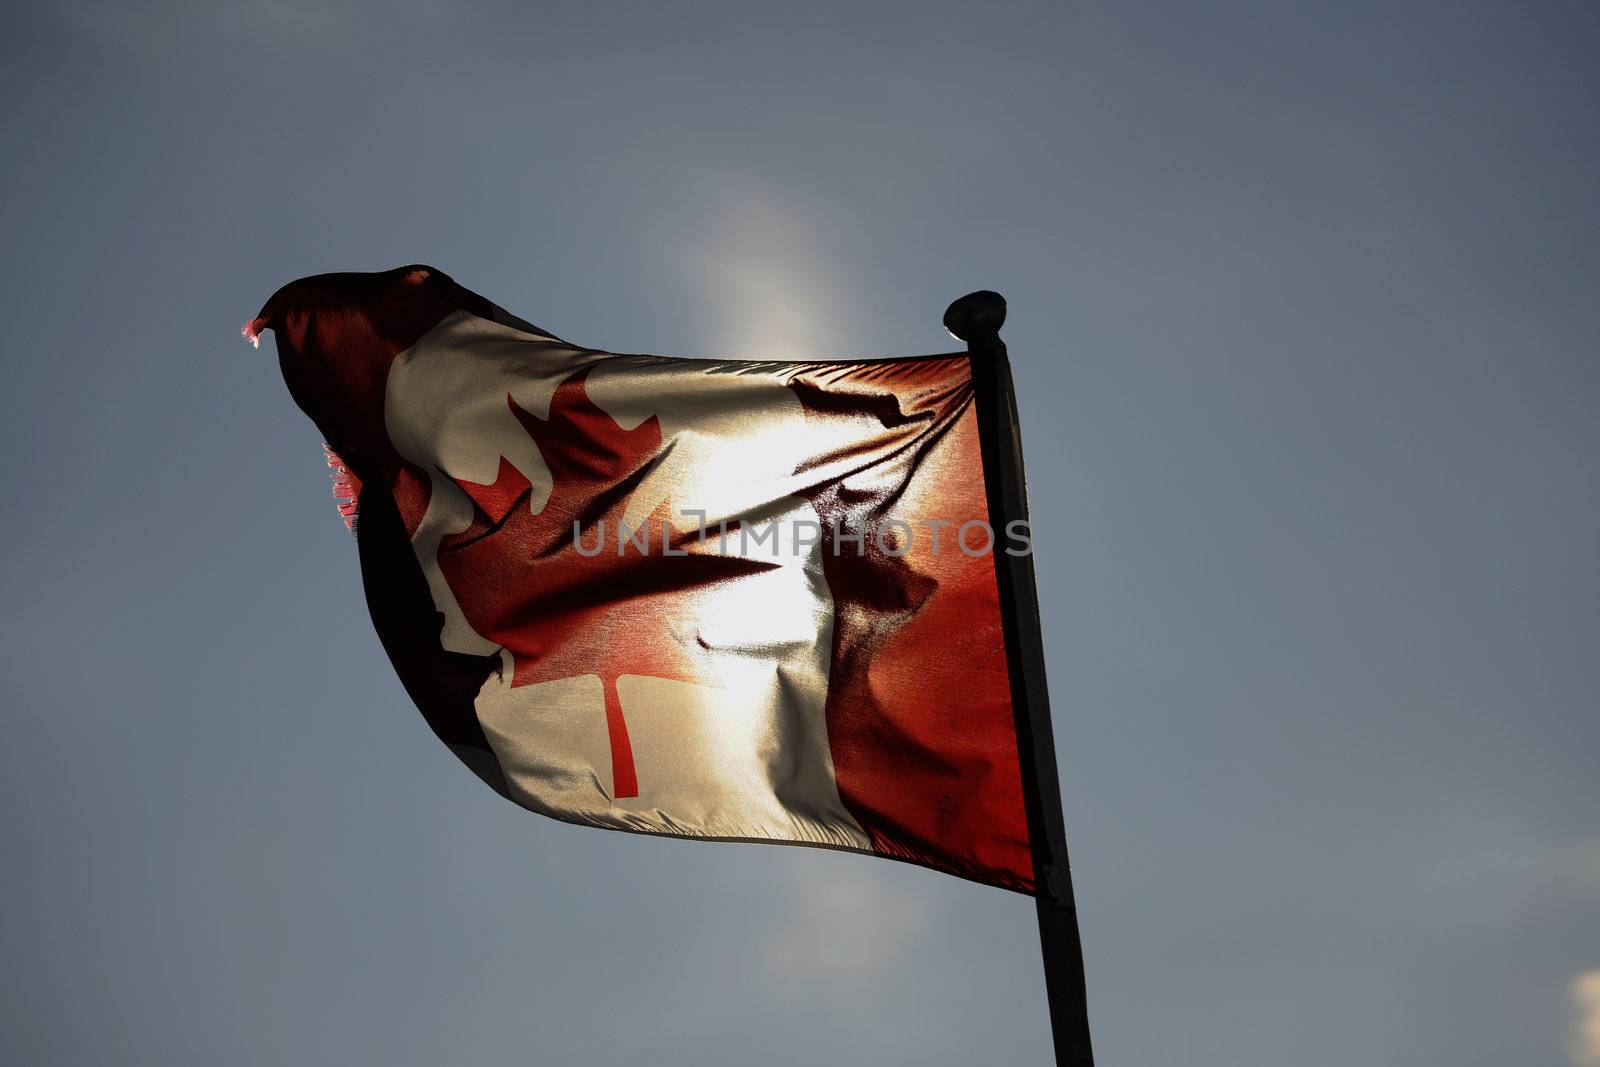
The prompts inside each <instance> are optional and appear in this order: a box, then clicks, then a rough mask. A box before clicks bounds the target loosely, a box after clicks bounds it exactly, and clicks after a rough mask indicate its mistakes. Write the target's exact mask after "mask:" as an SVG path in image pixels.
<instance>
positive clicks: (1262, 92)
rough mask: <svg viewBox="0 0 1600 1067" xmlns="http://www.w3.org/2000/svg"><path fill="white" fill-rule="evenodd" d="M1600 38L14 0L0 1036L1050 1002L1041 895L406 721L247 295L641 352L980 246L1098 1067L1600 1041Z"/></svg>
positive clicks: (1015, 8)
mask: <svg viewBox="0 0 1600 1067" xmlns="http://www.w3.org/2000/svg"><path fill="white" fill-rule="evenodd" d="M1597 45H1600V15H1597V12H1596V9H1595V8H1594V7H1593V5H1589V4H1583V3H1570V4H1560V3H1540V4H1518V5H1513V4H1498V5H1496V4H1427V3H1420V4H1412V5H1396V4H1391V3H1383V4H1379V3H1353V4H1344V5H1338V6H1337V7H1331V6H1327V5H1301V4H1265V3H1261V4H1250V3H1216V4H1203V5H1197V4H1156V5H1125V4H1095V5H1084V4H1034V5H1027V4H1005V3H991V4H985V5H982V6H979V5H964V6H958V5H948V4H918V5H855V4H851V5H830V4H815V5H762V4H726V5H717V4H690V5H646V4H626V5H607V4H595V5H562V6H560V7H549V8H546V7H544V6H541V5H530V4H510V3H506V4H494V3H451V2H448V0H439V2H435V3H410V2H398V3H388V4H382V5H379V4H366V3H353V2H352V3H344V2H338V0H334V2H316V3H311V2H305V3H300V2H293V3H277V2H270V0H258V2H252V3H244V4H235V5H215V4H200V3H194V4H183V3H164V2H162V3H138V2H121V3H92V2H79V3H74V2H58V3H50V4H28V3H24V4H22V5H20V6H19V7H17V8H15V9H14V10H13V13H12V14H11V15H9V16H8V32H7V34H6V35H5V38H4V40H3V41H0V52H3V55H4V63H3V64H0V81H3V83H4V88H5V95H6V99H7V101H8V120H9V121H8V123H7V137H6V150H5V175H6V187H7V193H6V196H5V197H4V200H3V203H0V217H3V223H4V227H3V232H4V233H5V234H6V245H7V252H8V254H7V256H6V258H5V260H4V261H3V262H0V274H3V277H0V281H3V284H0V292H4V293H5V298H4V299H5V321H6V326H7V330H6V340H5V344H4V349H3V352H4V369H5V374H6V381H7V387H6V388H5V389H4V390H0V416H3V417H0V441H3V442H4V445H5V447H6V452H7V455H8V456H9V457H10V460H9V462H8V463H7V464H6V465H5V467H4V470H3V473H0V478H3V482H0V489H3V491H4V493H5V499H6V500H8V501H9V502H10V510H9V513H8V514H9V518H10V521H9V522H7V523H6V524H5V530H6V532H5V535H4V536H5V538H6V545H5V551H4V552H3V553H0V591H3V593H4V596H5V600H6V603H7V607H8V610H7V611H6V612H5V613H4V614H3V617H0V687H3V688H0V693H3V695H4V697H5V707H6V720H7V725H8V728H9V729H8V736H9V738H10V743H9V744H8V745H7V746H5V748H4V749H3V750H0V797H3V800H4V803H5V808H6V812H7V817H6V818H5V819H4V820H3V824H0V834H3V835H4V836H3V846H4V855H5V856H6V858H7V863H6V869H7V873H6V877H5V878H4V880H3V881H0V894H3V897H4V902H5V905H6V914H7V917H8V920H9V921H8V922H7V923H5V924H4V926H3V927H0V930H3V933H0V938H3V941H0V949H3V951H0V959H3V960H4V961H5V962H4V965H3V967H0V1020H3V1021H0V1052H3V1053H4V1058H5V1059H6V1060H7V1061H8V1062H16V1063H29V1064H58V1063H59V1064H78V1063H94V1062H101V1063H119V1064H130V1065H132V1064H146V1063H148V1064H162V1065H170V1064H212V1063H218V1062H228V1063H236V1064H241V1065H245V1064H282V1063H307V1064H320V1063H330V1064H331V1063H341V1064H342V1063H352V1062H354V1063H369V1062H370V1063H378V1062H381V1063H385V1064H390V1065H409V1064H418V1065H422V1064H438V1063H442V1062H464V1061H469V1060H476V1061H484V1062H488V1061H500V1062H504V1061H512V1060H515V1061H518V1062H538V1063H557V1064H560V1063H576V1062H587V1063H598V1064H609V1063H623V1062H632V1061H640V1062H643V1061H648V1062H651V1063H653V1064H658V1065H674V1064H685V1065H688V1064H694V1065H697V1067H699V1065H721V1064H728V1065H743V1064H749V1063H763V1064H771V1065H787V1064H795V1065H799V1064H807V1065H810V1064H815V1063H817V1062H836V1063H847V1064H848V1063H876V1064H917V1065H919V1067H920V1065H935V1064H951V1065H955V1064H971V1063H974V1062H1019V1063H1020V1062H1042V1061H1043V1060H1044V1057H1045V1056H1046V1049H1047V1046H1048V1034H1047V1030H1046V1019H1045V1012H1044V1003H1043V993H1042V989H1041V984H1040V971H1039V964H1038V958H1037V947H1036V943H1035V939H1034V930H1033V926H1032V922H1033V919H1032V914H1031V909H1030V908H1029V907H1028V905H1027V903H1026V902H1025V901H1023V900H1022V899H1020V898H1018V897H1015V896H1013V895H1010V894H1007V893H1003V892H1000V891H997V890H991V889H985V888H982V887H979V886H974V885H968V884H965V883H962V882H959V881H957V880H955V879H950V878H945V877H941V876H937V875H934V874H931V873H929V872H926V871H922V870H917V869H914V868H910V867H906V866H902V865H898V864H892V863H883V862H876V861H873V860H870V859H863V858H860V857H853V856H843V855H830V854H820V853H817V852H815V851H812V850H794V849H780V848H762V847H754V846H746V847H741V846H701V845H695V844H688V843H681V842H673V841H651V840H641V839H639V838H635V837H630V836H625V835H617V834H606V833H601V832H598V831H592V830H579V829H576V828H573V827H568V826H563V825H558V824H556V823H553V822H549V821H546V820H541V819H539V818H537V817H535V816H533V815H531V814H528V813H526V812H523V811H520V810H519V809H517V808H515V807H513V806H511V805H509V804H507V803H505V802H504V801H502V800H500V799H499V798H498V797H496V796H494V795H493V794H491V793H490V792H489V791H487V790H486V789H484V788H483V787H482V786H481V785H480V784H479V783H478V782H477V781H476V780H475V779H474V778H473V777H472V776H471V775H470V774H469V773H468V772H466V771H465V770H464V769H463V768H462V767H461V766H460V765H459V764H458V763H457V762H456V761H455V759H454V758H453V757H451V756H450V754H449V753H448V752H447V751H446V750H445V749H444V748H442V747H441V746H439V745H438V744H437V742H436V741H434V739H433V738H432V736H431V735H430V734H429V732H428V730H427V728H426V726H425V725H424V723H423V722H422V720H421V717H420V716H419V715H417V714H416V712H415V711H414V710H413V709H412V708H411V707H410V706H409V704H408V702H407V700H406V698H405V695H404V693H403V692H402V691H401V689H400V686H399V684H398V682H397V681H396V680H395V678H394V676H393V673H392V671H391V670H390V668H389V666H388V664H387V662H386V661H385V659H384V657H383V655H382V652H381V650H380V649H379V647H378V643H377V641H376V639H375V637H374V636H373V634H372V631H371V626H370V624H369V622H368V621H367V619H366V614H365V609H364V606H363V603H362V600H361V595H360V589H359V582H358V575H357V572H356V567H355V559H354V545H353V543H352V541H351V540H350V538H349V537H348V535H347V534H346V533H345V531H344V529H343V527H342V525H341V524H340V522H339V520H338V517H337V515H336V514H335V513H334V510H333V508H332V505H331V503H330V502H329V496H328V491H327V478H326V473H325V470H324V469H323V467H322V465H321V456H320V452H319V449H318V439H317V436H316V432H315V430H314V429H313V428H312V427H311V425H310V424H309V423H308V422H307V421H306V420H305V419H304V418H303V416H301V415H300V413H299V412H298V411H297V410H295V408H294V406H293V404H292V403H291V402H290V401H289V398H288V396H287V395H286V393H285V391H284V389H283V386H282V383H281V381H280V379H279V378H278V374H277V369H276V367H275V365H274V361H273V360H272V359H271V358H270V357H269V355H268V354H267V353H266V352H265V351H263V352H261V353H256V352H253V351H252V350H251V349H249V348H248V347H247V346H244V345H243V344H242V343H241V342H240V341H239V340H238V334H237V329H238V324H239V323H240V322H242V321H244V320H245V319H246V318H248V317H250V316H251V315H252V314H254V312H255V310H256V309H257V307H258V306H259V305H260V303H261V301H262V300H263V299H264V298H265V297H266V296H267V295H268V294H270V293H271V292H272V290H273V289H275V288H276V287H277V286H278V285H279V284H281V283H282V282H284V281H286V280H288V279H290V278H293V277H296V276H299V275H302V274H307V273H315V272H320V271H326V270H343V269H380V268H387V267H391V266H395V265H398V264H402V263H408V262H413V261H425V262H431V263H434V264H436V265H438V266H440V267H441V268H443V269H444V270H446V271H448V272H450V273H451V274H453V275H454V276H455V277H456V278H457V279H458V280H460V281H461V282H462V283H464V284H466V285H468V286H469V287H471V288H474V289H477V290H478V291H480V292H482V293H484V294H485V295H487V296H488V297H490V298H491V299H493V300H495V301H497V302H499V303H501V304H503V305H504V306H506V307H508V308H510V309H511V310H513V311H514V312H516V313H518V314H521V315H523V316H525V317H527V318H529V319H531V320H532V321H534V322H537V323H540V324H541V325H544V326H546V327H548V328H549V329H552V330H554V331H556V332H557V333H559V334H561V335H562V336H564V337H568V338H571V339H574V340H577V341H580V342H582V343H585V344H588V345H592V346H595V347H602V348H609V349H613V350H623V351H637V350H643V351H658V352H666V353H675V354H714V355H730V356H744V355H799V354H813V355H821V354H840V355H843V354H858V353H868V354H879V353H907V352H922V351H932V350H946V349H949V348H951V347H953V344H952V342H951V341H950V340H949V338H948V337H947V336H946V335H945V334H944V333H943V331H942V330H941V329H940V326H939V318H940V315H941V313H942V312H943V310H944V307H945V305H946V303H947V302H948V301H949V300H950V299H952V298H954V297H956V296H958V295H960V294H962V293H965V292H967V291H969V290H972V289H975V288H980V287H987V288H994V289H998V290H1000V291H1001V292H1003V293H1005V294H1006V296H1007V297H1008V299H1009V300H1010V304H1011V319H1010V322H1009V324H1008V326H1007V329H1006V337H1007V339H1008V341H1009V343H1010V347H1011V352H1012V357H1013V360H1014V362H1015V364H1016V370H1017V376H1018V379H1019V382H1020V383H1021V387H1022V398H1021V403H1022V414H1023V420H1024V431H1025V439H1026V444H1027V448H1028V452H1029V457H1030V468H1029V470H1030V476H1031V479H1032V484H1031V495H1032V499H1033V505H1034V511H1035V529H1036V536H1037V544H1038V549H1039V554H1038V558H1037V565H1038V568H1039V572H1040V580H1041V589H1042V595H1043V606H1044V616H1045V618H1044V623H1045V632H1046V641H1047V644H1048V645H1049V649H1050V659H1049V665H1050V671H1051V686H1052V694H1053V698H1054V705H1055V709H1056V722H1057V725H1056V732H1057V738H1058V744H1059V757H1060V762H1061V768H1062V777H1063V787H1064V794H1065V801H1066V810H1067V820H1068V829H1069V840H1070V842H1071V849H1072V854H1073V859H1074V868H1075V874H1076V880H1077V884H1078V891H1079V897H1080V903H1081V909H1082V912H1081V917H1082V924H1083V933H1084V942H1085V952H1086V956H1087V964H1088V976H1089V989H1090V1001H1091V1003H1090V1009H1091V1017H1092V1022H1093V1026H1094V1031H1095V1040H1096V1045H1097V1049H1098V1052H1099V1056H1100V1060H1101V1062H1102V1063H1103V1064H1108V1065H1115V1064H1155V1063H1170V1064H1176V1063H1182V1064H1193V1065H1197V1067H1237V1065H1239V1064H1294V1065H1296V1067H1345V1065H1348V1064H1351V1063H1360V1062H1365V1063H1395V1064H1400V1063H1405V1064H1419V1065H1429V1067H1432V1065H1438V1067H1504V1065H1506V1064H1519V1065H1522V1064H1526V1065H1529V1067H1540V1065H1550V1067H1556V1065H1569V1064H1584V1063H1600V1037H1596V1038H1595V1039H1594V1047H1589V1048H1588V1051H1587V1052H1586V1046H1585V1045H1584V1039H1583V1037H1582V1030H1583V1027H1584V1025H1585V1022H1584V1019H1585V1016H1584V1011H1583V1009H1582V1007H1581V1005H1580V1003H1579V1000H1580V999H1581V998H1580V997H1579V993H1580V992H1581V991H1582V989H1584V988H1589V986H1586V985H1585V984H1584V983H1585V981H1588V982H1589V983H1590V985H1592V984H1593V983H1595V982H1600V979H1588V980H1585V979H1583V977H1582V976H1584V975H1587V974H1591V973H1592V972H1596V971H1600V829H1597V819H1596V816H1597V814H1600V774H1597V773H1596V772H1595V764H1596V752H1597V751H1600V719H1597V716H1596V703H1597V702H1596V693H1597V691H1600V655H1597V650H1600V566H1597V564H1600V558H1597V556H1600V552H1597V547H1600V419H1597V418H1596V410H1597V405H1600V372H1597V370H1596V364H1595V354H1596V347H1597V346H1596V336H1597V329H1596V327H1597V325H1600V323H1597V319H1600V302H1597V301H1596V300H1595V299H1594V292H1595V290H1596V280H1597V274H1600V269H1597V268H1600V251H1597V249H1600V241H1597V238H1600V210H1597V203H1596V195H1595V189H1597V188H1600V150H1597V148H1596V144H1595V139H1594V136H1593V125H1594V119H1595V114H1596V110H1597V107H1596V105H1597V103H1600V80H1597V76H1596V74H1595V66H1594V63H1593V57H1594V55H1595V53H1596V48H1597ZM1594 1011H1595V1013H1597V1014H1600V1008H1595V1009H1594ZM1591 1021H1592V1020H1591ZM1593 1025H1594V1026H1596V1027H1600V1022H1594V1023H1593ZM1591 1054H1592V1056H1591ZM1586 1057H1587V1058H1586Z"/></svg>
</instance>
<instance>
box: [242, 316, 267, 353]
mask: <svg viewBox="0 0 1600 1067" xmlns="http://www.w3.org/2000/svg"><path fill="white" fill-rule="evenodd" d="M266 327H267V320H266V319H265V318H257V319H251V320H250V321H249V322H247V323H245V324H244V325H243V326H241V327H239V336H241V337H243V338H244V339H245V340H246V341H249V342H250V347H251V348H260V347H261V331H262V330H264V329H266Z"/></svg>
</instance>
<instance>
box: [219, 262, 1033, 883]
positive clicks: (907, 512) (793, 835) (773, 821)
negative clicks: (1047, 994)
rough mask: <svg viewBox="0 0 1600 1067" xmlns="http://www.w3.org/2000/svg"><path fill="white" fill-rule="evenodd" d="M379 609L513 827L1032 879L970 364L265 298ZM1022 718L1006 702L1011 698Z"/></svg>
mask: <svg viewBox="0 0 1600 1067" xmlns="http://www.w3.org/2000/svg"><path fill="white" fill-rule="evenodd" d="M266 329H271V330H272V331H273V332H274V334H275V336H276V339H277V345H278V353H279V359H280V363H281V365H282V369H283V375H284V379H285V381H286V382H287V383H288V386H289V390H290V392H291V393H292V394H293V396H294V398H295V401H296V402H297V403H298V404H299V405H300V407H301V408H302V409H303V410H304V411H305V412H306V414H307V415H309V416H310V417H311V418H312V420H313V421H314V422H315V423H316V424H317V426H318V428H319V429H320V430H321V431H322V434H323V435H324V438H325V440H326V442H327V444H328V447H329V449H330V460H329V461H330V463H331V464H332V465H333V466H334V469H335V473H336V475H337V478H336V481H337V491H338V492H339V493H340V494H342V495H343V497H344V501H345V502H344V504H343V506H342V508H341V510H342V511H344V512H345V514H346V515H347V517H348V518H349V519H350V520H351V522H352V525H353V526H354V528H355V530H356V536H357V542H358V545H359V550H360V558H361V568H362V576H363V580H364V584H365V588H366V595H367V600H368V605H369V607H370V609H371V614H372V618H373V622H374V624H375V625H376V628H377V631H378V634H379V637H380V638H381V639H382V641H383V644H384V647H385V649H386V650H387V651H388V653H389V656H390V658H391V659H392V661H393V663H394V665H395V669H396V670H397V671H398V673H399V675H400V678H401V679H402V681H403V682H404V683H405V686H406V688H407V690H408V691H409V693H410V694H411V696H412V698H413V699H414V700H415V702H416V704H417V706H418V707H419V708H420V710H421V711H422V713H423V715H424V716H425V717H426V719H427V721H428V723H429V725H430V726H431V727H432V728H433V730H434V731H435V733H436V734H437V735H438V736H439V738H440V739H441V740H442V741H444V742H445V743H446V744H447V745H448V746H449V747H450V748H451V749H452V751H454V752H455V753H456V755H457V756H458V757H460V759H461V760H462V761H463V762H464V763H466V764H467V766H469V767H470V768H471V769H472V770H473V771H474V772H476V773H477V774H478V775H479V776H480V777H481V778H483V780H484V781H485V782H487V783H488V784H489V785H490V786H492V787H493V788H494V789H496V790H497V791H499V792H500V793H501V794H503V795H504V796H506V797H508V798H510V799H511V800H513V801H515V802H516V803H518V804H520V805H522V806H524V807H526V808H529V809H531V810H533V811H537V812H541V813H543V814H545V815H549V816H553V817H555V818H558V819H563V820H566V821H569V822H574V823H581V824H584V825H589V826H599V827H606V828H610V829H618V830H631V831H636V832H643V833H653V834H664V835H670V836H678V837H692V838H703V839H714V840H737V841H765V842H779V843H790V844H807V845H818V846H824V847H830V848H838V849H848V850H854V851H859V852H867V853H874V854H878V855H883V856H890V857H893V858H897V859H901V860H909V861H912V862H915V863H919V864H923V865H925V866H928V867H932V868H935V869H938V870H942V871H946V872H949V873H953V874H957V875H960V876H962V877H966V878H970V879H974V880H977V881H981V882H985V883H988V884H992V885H999V886H1004V887H1006V888H1010V889H1015V890H1019V891H1023V892H1032V891H1033V890H1034V881H1035V877H1034V866H1033V861H1032V858H1031V854H1030V846H1029V831H1028V820H1027V817H1026V816H1025V812H1024V803H1023V789H1022V777H1021V771H1020V769H1019V766H1020V765H1019V759H1018V741H1017V730H1016V726H1015V723H1014V709H1013V689H1012V683H1011V680H1010V675H1009V674H1008V661H1007V648H1006V638H1005V635H1004V633H1003V618H1002V603H1001V599H1002V598H1001V596H1000V594H999V587H998V586H997V570H996V568H997V560H1003V559H1004V558H1005V555H1004V554H1018V553H1021V552H1025V551H1026V549H1027V547H1028V540H1027V531H1026V528H1025V526H1023V525H1022V524H1020V523H1018V522H1015V521H1013V522H1011V523H1002V522H1000V521H998V519H999V517H995V516H991V515H990V510H989V506H988V504H987V503H986V501H988V500H989V499H990V497H989V495H988V494H987V493H986V486H985V476H984V462H983V459H984V454H983V449H982V447H981V446H980V439H979V438H980V435H979V425H978V418H977V415H976V411H975V400H974V397H975V385H974V366H973V358H972V357H970V356H969V355H968V354H966V353H961V354H958V355H942V356H921V357H910V358H897V359H867V360H845V361H815V362H773V361H758V360H713V359H680V358H669V357H661V356H650V355H616V354H611V353H606V352H599V351H595V350H593V349H588V348H583V347H580V346H578V345H574V344H570V343H568V342H566V341H563V340H560V339H559V338H557V337H555V336H554V335H552V334H550V333H547V332H545V331H543V330H541V329H539V328H537V327H535V326H532V325H531V324H529V323H527V322H524V321H522V320H520V319H518V318H516V317H515V316H512V315H509V314H508V313H506V312H505V311H503V310H501V309H500V308H498V307H496V306H495V305H493V304H491V303H490V302H489V301H487V300H485V299H484V298H482V297H480V296H477V295H476V294H474V293H471V292H469V291H467V290H465V289H463V288H462V287H461V286H459V285H457V284H456V283H455V282H453V281H452V280H451V279H450V278H449V277H447V276H446V275H445V274H443V273H442V272H440V271H438V270H435V269H433V268H430V267H421V266H417V267H403V268H400V269H397V270H393V271H388V272H384V273H376V274H328V275H320V276H316V277H311V278H305V279H302V280H300V281H296V282H293V283H291V284H289V285H287V286H285V287H284V288H283V289H281V290H279V291H278V293H277V294H275V295H274V296H273V297H272V299H271V300H269V301H268V302H267V304H266V306H265V307H264V308H263V309H262V312H261V314H260V316H259V317H257V318H256V319H254V320H253V321H252V322H251V323H250V324H248V325H247V326H246V327H245V334H246V336H247V337H248V338H249V339H250V340H252V341H255V340H256V339H257V337H258V336H259V334H260V333H261V331H263V330H266ZM1019 699H1020V698H1019Z"/></svg>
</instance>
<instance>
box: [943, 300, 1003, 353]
mask: <svg viewBox="0 0 1600 1067" xmlns="http://www.w3.org/2000/svg"><path fill="white" fill-rule="evenodd" d="M1005 323H1006V298H1005V297H1003V296H1001V295H1000V294H999V293H996V292H993V291H991V290H989V289H979V290H978V291H977V292H976V293H968V294H967V295H966V296H964V297H962V298H961V299H959V300H957V301H956V302H955V303H953V304H951V305H950V306H949V307H948V308H946V309H945V313H944V328H945V329H947V330H949V331H950V332H951V334H953V335H954V336H956V337H958V338H960V339H961V340H963V341H965V342H967V344H969V345H970V344H972V343H973V342H974V341H977V340H982V339H985V338H988V337H992V336H996V335H998V334H999V333H1000V327H1002V326H1004V325H1005Z"/></svg>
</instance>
